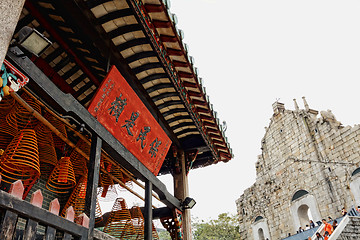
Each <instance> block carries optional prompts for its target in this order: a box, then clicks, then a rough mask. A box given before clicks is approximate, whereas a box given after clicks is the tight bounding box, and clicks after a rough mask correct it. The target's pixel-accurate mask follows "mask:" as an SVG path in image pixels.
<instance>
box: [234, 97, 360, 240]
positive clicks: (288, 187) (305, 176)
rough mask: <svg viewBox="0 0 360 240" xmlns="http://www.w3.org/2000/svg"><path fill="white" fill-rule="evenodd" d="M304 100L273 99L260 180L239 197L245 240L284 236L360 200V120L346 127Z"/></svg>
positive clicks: (259, 165)
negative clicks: (290, 107) (290, 102)
mask: <svg viewBox="0 0 360 240" xmlns="http://www.w3.org/2000/svg"><path fill="white" fill-rule="evenodd" d="M303 101H304V106H305V109H300V108H299V106H298V104H297V103H296V100H294V103H295V110H287V109H285V106H284V104H282V103H279V102H275V103H274V104H273V110H274V114H273V116H272V118H271V120H270V124H269V127H267V128H266V133H265V136H264V137H263V139H262V141H261V150H262V152H261V155H259V156H258V161H257V162H256V175H257V177H256V182H255V183H254V184H253V185H252V186H251V187H250V188H248V189H246V190H245V191H244V193H243V195H241V196H240V198H239V199H238V200H236V206H237V212H238V216H239V224H240V234H241V238H242V239H255V240H258V239H260V240H265V239H267V238H268V239H269V240H271V239H282V238H285V237H287V236H288V234H289V233H290V234H291V235H293V234H295V233H296V231H297V230H298V229H299V227H300V226H301V227H302V228H305V226H306V224H309V220H313V221H314V222H315V223H316V222H317V221H320V220H321V219H322V218H326V219H327V218H328V217H329V216H331V217H332V218H334V219H335V218H336V217H339V216H340V215H341V209H342V208H343V207H345V208H346V209H349V208H350V207H351V206H352V205H356V206H357V205H360V168H359V165H360V125H355V126H353V127H350V126H346V127H344V126H343V125H342V124H341V123H340V122H339V121H337V120H336V118H335V116H334V114H332V113H331V111H330V110H327V111H321V112H320V114H319V112H318V111H316V110H313V109H310V108H309V105H308V104H307V102H306V100H305V98H303Z"/></svg>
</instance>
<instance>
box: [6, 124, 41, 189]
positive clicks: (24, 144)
mask: <svg viewBox="0 0 360 240" xmlns="http://www.w3.org/2000/svg"><path fill="white" fill-rule="evenodd" d="M0 175H1V177H2V182H5V183H8V184H11V183H13V182H15V181H17V180H22V182H23V185H24V187H25V191H24V192H25V193H24V196H26V194H27V192H28V191H29V190H30V188H31V187H32V185H33V184H34V183H35V182H36V180H37V179H38V178H39V176H40V164H39V153H38V146H37V139H36V134H35V131H34V130H32V129H23V130H20V131H19V132H18V133H17V134H16V136H15V137H14V138H13V140H12V141H11V142H10V144H9V146H8V147H7V148H6V150H5V152H4V153H3V155H2V156H1V157H0Z"/></svg>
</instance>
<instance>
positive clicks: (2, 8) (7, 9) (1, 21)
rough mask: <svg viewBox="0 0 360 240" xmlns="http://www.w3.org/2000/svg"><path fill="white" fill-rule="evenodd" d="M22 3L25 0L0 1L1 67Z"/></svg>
mask: <svg viewBox="0 0 360 240" xmlns="http://www.w3.org/2000/svg"><path fill="white" fill-rule="evenodd" d="M24 3H25V0H1V1H0V12H1V16H0V26H1V27H0V66H1V65H2V63H3V61H4V58H5V56H6V53H7V50H8V47H9V44H10V41H11V38H12V36H13V34H14V31H15V27H16V24H17V22H18V20H19V17H20V14H21V11H22V9H23V6H24Z"/></svg>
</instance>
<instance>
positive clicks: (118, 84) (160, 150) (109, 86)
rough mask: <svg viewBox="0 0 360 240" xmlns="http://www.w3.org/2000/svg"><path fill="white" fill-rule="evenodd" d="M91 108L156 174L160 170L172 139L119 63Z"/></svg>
mask: <svg viewBox="0 0 360 240" xmlns="http://www.w3.org/2000/svg"><path fill="white" fill-rule="evenodd" d="M88 110H89V112H90V113H91V114H92V115H93V116H94V117H95V118H96V119H97V120H98V121H99V122H100V123H101V124H102V125H103V126H104V127H105V128H106V129H107V130H108V131H109V132H110V133H111V134H112V135H113V136H114V137H115V138H116V139H117V140H118V141H119V142H120V143H121V144H123V145H124V146H125V147H126V148H127V149H128V150H129V151H130V152H131V153H132V154H133V155H134V156H135V157H136V158H137V159H138V160H139V161H140V162H142V163H143V164H144V165H145V166H146V167H147V168H148V169H149V170H150V171H151V172H152V173H153V174H154V175H155V176H156V175H157V174H158V173H159V171H160V168H161V165H162V163H163V162H164V159H165V156H166V154H167V152H168V150H169V148H170V145H171V140H170V139H169V137H168V136H167V135H166V133H165V132H164V130H163V129H162V128H161V127H160V125H159V123H158V122H157V121H156V120H155V118H154V117H153V116H152V114H151V113H150V112H149V110H148V109H147V108H146V107H145V105H144V104H143V103H142V101H141V100H140V98H139V97H138V96H137V95H136V93H135V92H134V91H133V89H132V88H131V87H130V85H129V84H128V83H127V82H126V80H125V79H124V77H123V76H122V75H121V74H120V72H119V71H118V70H117V69H116V67H115V66H113V67H112V68H111V70H110V71H109V73H108V75H107V76H106V78H105V79H104V81H103V82H102V84H101V86H100V88H99V89H98V90H97V93H96V95H95V97H94V98H93V100H92V101H91V103H90V105H89V108H88Z"/></svg>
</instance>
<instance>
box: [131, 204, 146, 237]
mask: <svg viewBox="0 0 360 240" xmlns="http://www.w3.org/2000/svg"><path fill="white" fill-rule="evenodd" d="M130 215H131V221H132V223H133V226H134V228H135V232H136V235H137V236H136V239H144V217H143V215H142V213H141V210H140V208H139V207H138V206H133V207H132V208H131V209H130Z"/></svg>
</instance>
